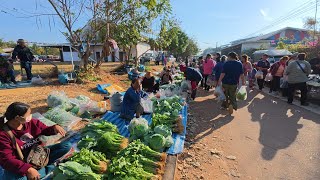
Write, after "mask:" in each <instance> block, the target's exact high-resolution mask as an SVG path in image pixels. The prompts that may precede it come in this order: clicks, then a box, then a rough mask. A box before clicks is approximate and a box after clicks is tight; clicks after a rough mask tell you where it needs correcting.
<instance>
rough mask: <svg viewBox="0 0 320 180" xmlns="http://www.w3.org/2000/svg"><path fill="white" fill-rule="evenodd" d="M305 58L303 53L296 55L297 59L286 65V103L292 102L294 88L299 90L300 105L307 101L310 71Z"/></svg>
mask: <svg viewBox="0 0 320 180" xmlns="http://www.w3.org/2000/svg"><path fill="white" fill-rule="evenodd" d="M305 59H306V54H305V53H300V54H299V55H298V60H294V61H292V62H291V63H290V64H289V66H288V67H287V69H286V71H285V74H286V75H288V83H289V84H288V104H292V102H293V96H294V94H295V90H296V89H298V90H300V91H301V98H300V102H301V105H302V106H308V103H307V91H308V90H307V84H306V82H307V81H308V80H309V79H308V75H309V74H310V73H311V65H310V63H309V62H308V61H306V60H305Z"/></svg>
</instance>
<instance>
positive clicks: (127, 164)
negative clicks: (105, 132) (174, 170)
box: [108, 140, 166, 180]
mask: <svg viewBox="0 0 320 180" xmlns="http://www.w3.org/2000/svg"><path fill="white" fill-rule="evenodd" d="M165 162H166V154H165V153H159V152H156V151H154V150H152V149H151V148H149V147H148V146H146V145H145V144H143V143H142V142H141V141H140V140H136V141H133V142H132V143H130V144H129V146H128V147H127V148H126V149H123V150H121V151H120V152H119V153H118V155H117V156H116V157H115V158H113V159H112V162H111V164H110V165H109V167H108V179H113V180H123V179H161V177H162V175H163V174H164V167H165Z"/></svg>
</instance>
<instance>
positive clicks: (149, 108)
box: [141, 98, 153, 113]
mask: <svg viewBox="0 0 320 180" xmlns="http://www.w3.org/2000/svg"><path fill="white" fill-rule="evenodd" d="M141 106H142V107H143V109H144V112H145V113H152V112H153V102H152V101H151V100H150V99H144V98H143V99H141Z"/></svg>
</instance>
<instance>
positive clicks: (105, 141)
mask: <svg viewBox="0 0 320 180" xmlns="http://www.w3.org/2000/svg"><path fill="white" fill-rule="evenodd" d="M128 144H129V140H128V139H127V138H125V137H123V136H121V135H120V134H119V133H115V132H106V133H104V134H103V135H102V136H101V137H100V138H99V139H98V141H97V146H96V147H94V149H95V150H97V151H100V152H102V153H104V154H105V155H106V156H107V157H113V156H115V155H116V154H117V153H118V152H119V151H121V150H122V149H124V148H126V147H127V146H128Z"/></svg>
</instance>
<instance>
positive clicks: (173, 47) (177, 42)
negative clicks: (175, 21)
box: [168, 27, 189, 57]
mask: <svg viewBox="0 0 320 180" xmlns="http://www.w3.org/2000/svg"><path fill="white" fill-rule="evenodd" d="M176 28H177V29H176ZM171 32H176V33H177V34H176V36H174V39H172V42H171V44H170V45H169V47H168V50H169V51H170V52H172V53H173V54H174V55H175V56H176V57H178V56H180V55H182V54H183V53H184V52H185V51H186V49H187V46H188V45H189V37H188V35H187V34H186V33H185V32H183V31H182V30H181V29H180V28H179V27H174V28H172V29H171Z"/></svg>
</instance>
